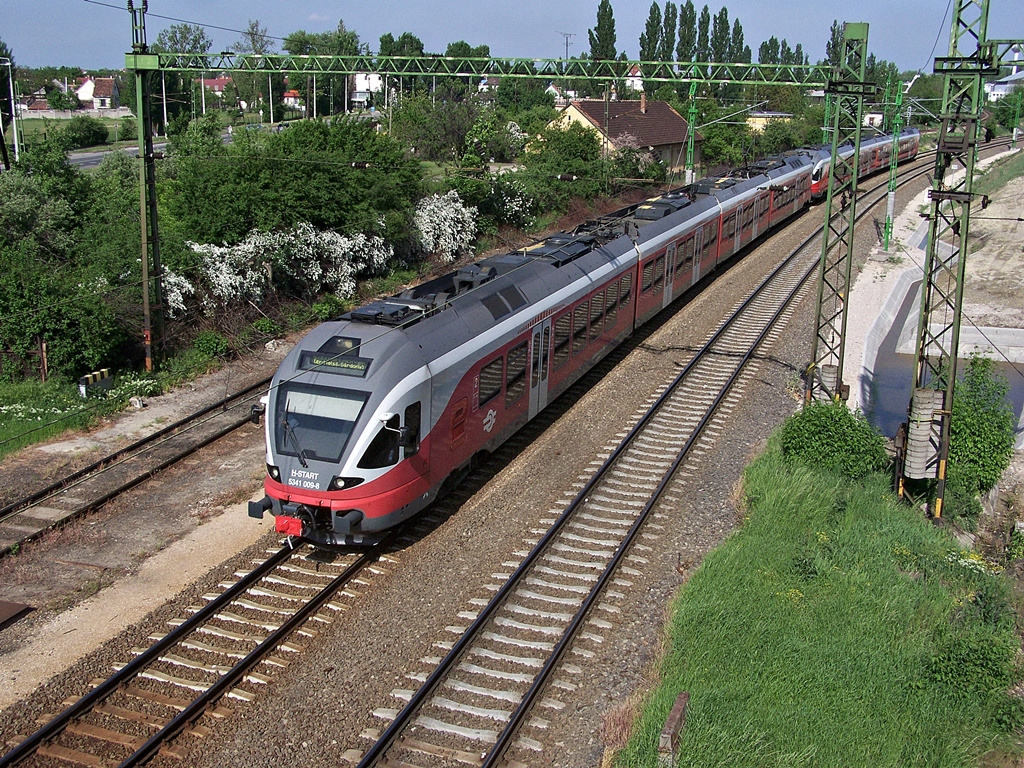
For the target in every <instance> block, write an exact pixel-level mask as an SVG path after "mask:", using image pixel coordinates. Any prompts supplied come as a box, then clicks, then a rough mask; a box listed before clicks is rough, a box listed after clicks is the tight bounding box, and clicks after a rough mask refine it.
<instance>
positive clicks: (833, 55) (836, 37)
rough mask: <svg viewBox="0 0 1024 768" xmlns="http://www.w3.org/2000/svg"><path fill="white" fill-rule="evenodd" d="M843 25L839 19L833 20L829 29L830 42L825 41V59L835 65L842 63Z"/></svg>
mask: <svg viewBox="0 0 1024 768" xmlns="http://www.w3.org/2000/svg"><path fill="white" fill-rule="evenodd" d="M843 36H844V33H843V25H842V24H840V23H839V20H838V19H834V20H833V21H832V28H831V29H830V30H829V36H828V42H826V43H825V59H826V60H827V61H828V63H829V64H830V65H831V66H833V67H838V66H839V65H840V64H842V61H841V58H842V55H843Z"/></svg>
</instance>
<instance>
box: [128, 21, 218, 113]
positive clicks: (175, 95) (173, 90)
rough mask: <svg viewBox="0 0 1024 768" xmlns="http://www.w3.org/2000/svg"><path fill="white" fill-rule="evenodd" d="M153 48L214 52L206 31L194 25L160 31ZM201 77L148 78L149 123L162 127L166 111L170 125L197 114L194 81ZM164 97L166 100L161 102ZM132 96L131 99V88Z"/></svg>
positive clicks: (162, 75)
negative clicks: (149, 97)
mask: <svg viewBox="0 0 1024 768" xmlns="http://www.w3.org/2000/svg"><path fill="white" fill-rule="evenodd" d="M153 48H154V50H156V51H158V52H159V53H197V54H204V53H209V52H210V49H211V48H213V40H211V39H210V36H209V35H207V34H206V30H205V29H204V28H203V27H201V26H199V25H197V24H172V25H171V26H169V27H168V28H167V29H162V30H160V33H159V34H158V35H157V37H156V43H155V44H154V46H153ZM200 75H201V73H200V72H194V73H193V72H163V73H156V72H154V73H151V74H147V75H146V77H147V78H148V79H149V89H150V93H152V94H153V97H152V98H151V100H150V120H151V121H152V122H153V123H154V124H155V125H163V115H164V110H165V109H166V113H167V120H168V122H169V123H171V124H173V125H177V124H181V123H183V121H185V120H187V119H188V118H191V116H192V115H194V114H195V113H196V111H197V110H196V101H197V100H199V101H201V100H202V97H201V95H200V96H198V97H197V94H196V91H195V79H196V78H197V77H198V76H200ZM200 87H202V83H200ZM164 94H166V99H164V98H163V96H164ZM132 95H133V96H134V88H133V89H132ZM158 100H159V101H158ZM159 102H162V103H159ZM163 132H164V133H166V132H167V126H164V130H163Z"/></svg>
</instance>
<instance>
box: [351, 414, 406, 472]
mask: <svg viewBox="0 0 1024 768" xmlns="http://www.w3.org/2000/svg"><path fill="white" fill-rule="evenodd" d="M398 435H399V432H398V416H397V415H395V416H392V417H391V418H390V419H388V423H387V424H385V425H382V426H381V428H380V431H379V432H378V433H377V434H376V435H375V436H374V438H373V440H371V441H370V445H369V447H368V448H367V449H366V453H364V454H363V457H362V458H361V459H359V464H358V466H359V468H360V469H383V468H384V467H390V466H392V465H393V464H397V463H398Z"/></svg>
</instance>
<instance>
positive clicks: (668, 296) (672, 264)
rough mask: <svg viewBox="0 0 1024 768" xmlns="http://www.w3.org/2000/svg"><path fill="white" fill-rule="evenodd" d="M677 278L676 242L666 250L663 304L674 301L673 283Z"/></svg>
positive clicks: (666, 304)
mask: <svg viewBox="0 0 1024 768" xmlns="http://www.w3.org/2000/svg"><path fill="white" fill-rule="evenodd" d="M675 279H676V244H675V243H672V244H671V245H669V247H668V249H667V250H666V251H665V298H664V303H663V304H662V306H665V307H667V306H668V305H669V304H671V303H672V288H673V286H672V283H673V282H674V281H675Z"/></svg>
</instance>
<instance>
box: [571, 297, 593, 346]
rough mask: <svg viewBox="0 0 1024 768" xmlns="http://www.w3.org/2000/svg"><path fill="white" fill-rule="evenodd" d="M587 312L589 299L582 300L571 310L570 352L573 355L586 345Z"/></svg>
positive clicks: (588, 310)
mask: <svg viewBox="0 0 1024 768" xmlns="http://www.w3.org/2000/svg"><path fill="white" fill-rule="evenodd" d="M589 312H590V302H589V301H584V302H583V303H582V304H580V305H579V306H578V307H576V310H575V311H574V312H573V315H572V316H573V323H572V353H573V354H574V355H577V354H579V353H580V352H581V351H583V348H584V347H585V346H587V315H588V314H589Z"/></svg>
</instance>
